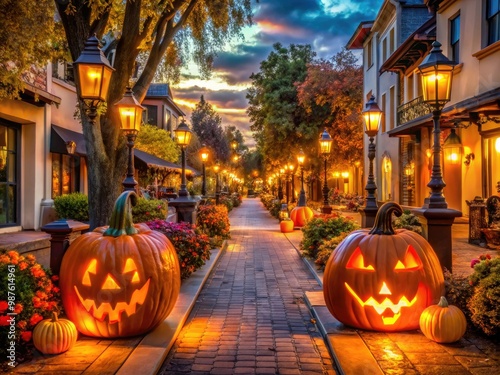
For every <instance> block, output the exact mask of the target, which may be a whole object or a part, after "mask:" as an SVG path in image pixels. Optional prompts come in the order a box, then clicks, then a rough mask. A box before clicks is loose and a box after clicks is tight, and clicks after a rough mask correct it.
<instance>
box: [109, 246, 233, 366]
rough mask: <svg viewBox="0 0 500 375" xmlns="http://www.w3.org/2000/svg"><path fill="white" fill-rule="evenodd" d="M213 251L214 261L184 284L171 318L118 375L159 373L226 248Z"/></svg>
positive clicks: (140, 345)
mask: <svg viewBox="0 0 500 375" xmlns="http://www.w3.org/2000/svg"><path fill="white" fill-rule="evenodd" d="M226 247H227V242H226V241H224V243H223V245H222V246H221V249H220V250H219V249H215V250H212V255H211V256H210V260H209V261H208V262H206V263H205V265H204V266H203V267H202V268H200V269H199V270H197V271H196V272H194V273H193V274H191V276H190V277H189V278H188V279H187V280H184V281H183V282H182V285H181V290H180V294H179V298H178V299H177V302H176V304H175V307H174V309H173V310H172V312H171V313H170V315H169V316H168V317H167V319H165V320H164V321H163V323H162V324H160V325H159V326H158V327H157V328H156V329H154V330H153V331H152V332H150V333H148V334H147V335H146V336H145V337H144V338H143V339H142V340H141V342H140V343H139V345H138V346H137V347H136V348H135V349H134V350H133V351H132V353H131V354H130V356H129V357H128V358H127V359H126V361H125V362H124V363H123V364H122V366H121V367H120V369H119V370H118V371H117V372H116V374H119V375H136V374H156V373H158V371H159V370H160V368H161V366H162V364H163V362H164V361H165V358H166V357H167V355H168V352H169V351H170V349H171V348H172V346H173V345H174V343H175V340H176V339H177V336H178V335H179V332H180V331H181V329H182V327H183V326H184V323H185V322H186V320H187V318H188V316H189V314H190V312H191V310H192V309H193V307H194V304H195V303H196V299H197V297H198V295H199V294H200V292H201V289H202V288H203V285H204V284H205V281H206V279H207V278H208V276H209V275H210V272H211V271H212V269H213V268H214V266H215V264H217V261H218V260H219V257H220V256H221V254H222V252H223V251H224V250H225V249H226Z"/></svg>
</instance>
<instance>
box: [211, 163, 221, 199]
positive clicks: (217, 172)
mask: <svg viewBox="0 0 500 375" xmlns="http://www.w3.org/2000/svg"><path fill="white" fill-rule="evenodd" d="M213 168H214V172H215V204H216V205H217V204H219V196H220V186H219V170H220V164H219V161H218V160H217V161H216V162H215V164H214V167H213Z"/></svg>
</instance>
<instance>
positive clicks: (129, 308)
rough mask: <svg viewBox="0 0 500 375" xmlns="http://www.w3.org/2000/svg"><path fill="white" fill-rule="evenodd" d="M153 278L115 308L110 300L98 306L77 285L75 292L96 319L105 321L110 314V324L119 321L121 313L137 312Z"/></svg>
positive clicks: (128, 314)
mask: <svg viewBox="0 0 500 375" xmlns="http://www.w3.org/2000/svg"><path fill="white" fill-rule="evenodd" d="M150 281H151V279H149V280H148V281H146V283H144V286H143V287H142V288H141V289H137V290H135V291H134V293H132V297H131V298H130V302H129V303H126V302H117V303H116V306H115V307H114V308H112V307H111V304H110V303H109V302H102V303H101V304H100V306H99V307H96V305H95V301H94V300H91V299H88V298H87V299H85V298H83V297H82V296H81V294H80V293H79V292H78V288H77V287H76V286H75V292H76V295H77V296H78V299H79V300H80V302H81V303H82V305H83V306H84V307H85V310H87V312H88V313H89V314H91V315H92V316H93V317H94V318H95V319H97V320H100V321H104V319H105V318H106V315H107V316H108V321H109V324H113V323H118V322H119V321H120V315H121V313H122V312H125V313H126V314H127V316H130V315H132V314H135V312H136V307H137V305H142V304H143V303H144V300H145V299H146V296H147V295H148V291H149V282H150Z"/></svg>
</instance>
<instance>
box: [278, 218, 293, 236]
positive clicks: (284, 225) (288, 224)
mask: <svg viewBox="0 0 500 375" xmlns="http://www.w3.org/2000/svg"><path fill="white" fill-rule="evenodd" d="M280 230H281V233H290V232H293V221H292V220H290V219H284V220H281V221H280Z"/></svg>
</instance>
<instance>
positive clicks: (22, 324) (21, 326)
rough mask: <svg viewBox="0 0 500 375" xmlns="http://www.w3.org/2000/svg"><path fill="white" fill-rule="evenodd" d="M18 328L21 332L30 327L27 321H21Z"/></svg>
mask: <svg viewBox="0 0 500 375" xmlns="http://www.w3.org/2000/svg"><path fill="white" fill-rule="evenodd" d="M17 326H18V327H19V329H20V330H21V331H24V330H25V329H26V327H27V326H28V323H26V320H21V321H20V322H19V323H17Z"/></svg>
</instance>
